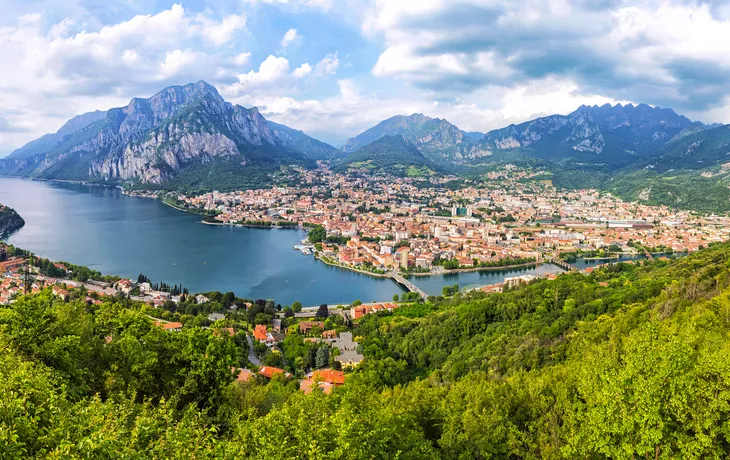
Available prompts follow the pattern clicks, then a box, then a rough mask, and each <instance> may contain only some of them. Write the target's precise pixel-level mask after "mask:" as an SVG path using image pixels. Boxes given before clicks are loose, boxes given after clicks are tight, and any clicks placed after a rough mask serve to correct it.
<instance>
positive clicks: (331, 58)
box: [314, 53, 340, 76]
mask: <svg viewBox="0 0 730 460" xmlns="http://www.w3.org/2000/svg"><path fill="white" fill-rule="evenodd" d="M339 67H340V59H339V58H338V57H337V53H331V54H328V55H327V56H325V57H324V58H323V59H322V60H321V61H319V62H318V63H317V64H316V65H315V66H314V73H315V75H320V76H321V75H334V74H335V73H336V72H337V69H338V68H339Z"/></svg>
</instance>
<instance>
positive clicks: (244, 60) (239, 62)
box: [231, 52, 251, 67]
mask: <svg viewBox="0 0 730 460" xmlns="http://www.w3.org/2000/svg"><path fill="white" fill-rule="evenodd" d="M250 60H251V53H250V52H246V53H239V54H237V55H235V56H233V58H232V59H231V62H233V64H234V65H236V66H239V67H240V66H244V65H246V64H248V61H250Z"/></svg>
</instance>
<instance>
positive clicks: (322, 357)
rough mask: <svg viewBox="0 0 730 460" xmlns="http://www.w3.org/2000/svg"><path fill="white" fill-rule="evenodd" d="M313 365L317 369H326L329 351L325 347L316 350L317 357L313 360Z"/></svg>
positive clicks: (328, 361)
mask: <svg viewBox="0 0 730 460" xmlns="http://www.w3.org/2000/svg"><path fill="white" fill-rule="evenodd" d="M314 363H315V365H316V366H317V368H318V369H322V368H323V367H327V366H328V365H329V363H330V349H329V348H327V347H326V346H325V347H319V350H317V357H316V358H315V360H314Z"/></svg>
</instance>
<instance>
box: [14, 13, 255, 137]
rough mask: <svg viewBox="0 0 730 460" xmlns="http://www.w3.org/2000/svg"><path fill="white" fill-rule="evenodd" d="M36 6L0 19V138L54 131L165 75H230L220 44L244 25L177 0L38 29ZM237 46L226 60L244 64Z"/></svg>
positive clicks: (239, 18)
mask: <svg viewBox="0 0 730 460" xmlns="http://www.w3.org/2000/svg"><path fill="white" fill-rule="evenodd" d="M44 24H45V18H44V17H43V16H41V15H40V14H32V15H25V16H22V17H20V18H19V19H18V20H16V21H15V23H14V24H12V25H8V26H0V61H2V62H3V63H4V68H3V78H2V82H0V100H2V101H3V104H2V107H0V117H4V118H5V119H6V123H4V124H3V125H0V144H2V145H20V144H22V143H24V142H25V141H27V140H29V137H28V134H25V135H23V134H21V133H20V132H19V131H18V130H17V129H11V128H10V127H13V126H15V127H17V126H23V127H25V130H26V131H28V132H30V133H32V135H34V136H36V137H37V136H38V135H41V134H43V133H45V132H49V131H55V130H56V129H58V127H60V126H61V125H62V124H63V122H65V121H66V120H67V119H68V118H71V117H72V116H74V115H77V114H78V113H82V112H83V111H87V110H94V109H106V108H109V107H113V106H118V105H123V104H125V103H126V102H127V101H128V100H129V98H131V97H133V96H144V95H151V94H152V93H154V92H156V91H158V90H160V89H161V88H163V87H164V86H167V85H168V84H172V83H186V82H188V81H196V80H199V79H212V80H216V79H219V78H220V79H222V81H226V80H228V81H232V80H233V74H231V73H230V72H229V71H227V70H226V68H227V67H229V66H230V65H231V58H230V57H229V56H228V55H227V54H225V53H220V52H219V49H220V47H222V46H223V45H225V44H228V43H230V41H231V40H233V38H234V36H235V34H236V32H238V31H241V30H243V29H244V27H245V24H246V19H245V16H244V15H228V16H222V17H221V18H220V19H215V18H214V17H213V16H211V15H210V13H206V14H189V13H188V12H187V11H186V10H185V9H184V8H183V7H182V6H181V5H179V4H174V5H172V6H171V7H170V8H169V9H166V10H162V11H159V12H157V13H156V14H144V15H137V16H134V17H131V18H129V19H128V20H126V21H122V22H119V23H116V24H111V25H105V26H101V27H97V28H96V29H92V30H86V29H85V28H86V27H89V26H88V23H86V22H84V23H77V21H75V20H74V19H73V18H66V19H62V20H60V21H59V22H58V23H56V24H50V25H48V28H47V30H46V29H45V26H44ZM243 56H245V53H244V54H239V55H238V56H237V57H236V58H234V59H233V61H234V62H233V63H234V64H236V63H238V65H242V64H245V62H244V60H243V59H244V58H243Z"/></svg>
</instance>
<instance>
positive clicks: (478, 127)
mask: <svg viewBox="0 0 730 460" xmlns="http://www.w3.org/2000/svg"><path fill="white" fill-rule="evenodd" d="M337 84H338V89H339V93H338V94H337V95H336V96H333V97H329V98H325V99H322V100H316V99H304V100H299V99H296V98H293V97H276V96H272V97H269V98H266V97H262V98H259V100H258V102H257V105H258V106H259V108H260V110H261V111H262V113H263V114H264V116H266V117H267V118H270V119H272V120H275V121H277V122H279V123H284V124H286V125H288V126H291V127H293V128H296V129H302V130H304V131H305V132H307V133H308V134H310V135H314V136H317V137H320V138H321V139H323V140H325V141H329V142H332V143H335V144H337V143H341V142H344V140H345V139H346V138H347V137H351V136H354V135H357V134H359V133H360V132H362V131H364V130H366V129H368V128H370V127H372V126H373V125H375V124H377V123H379V122H380V121H382V120H384V119H386V118H390V117H392V116H394V115H410V114H412V113H423V114H425V115H427V116H430V117H433V118H445V119H446V120H448V121H450V122H451V123H453V124H455V125H456V126H458V127H459V128H461V129H463V130H465V131H480V132H487V131H490V130H492V129H498V128H502V127H504V126H506V125H509V124H511V123H520V122H523V121H525V120H528V119H532V118H536V117H540V116H545V115H551V114H555V113H560V114H567V113H569V112H572V111H573V110H575V109H576V108H577V107H579V106H580V105H583V104H587V105H593V104H605V103H609V104H615V103H618V102H622V103H625V102H629V101H618V100H614V99H611V98H608V97H603V96H600V95H596V94H587V93H582V92H581V91H580V89H579V88H578V87H577V85H575V83H573V82H570V81H567V80H559V79H553V78H547V79H542V80H536V81H533V82H530V83H527V84H524V85H517V86H514V87H506V86H495V85H491V86H487V87H483V88H481V89H479V90H477V91H474V92H472V93H471V94H470V98H469V100H468V101H466V100H464V99H454V100H450V101H446V102H444V101H439V100H436V99H434V98H428V97H424V95H423V93H421V92H418V91H416V90H413V89H408V88H403V89H401V90H399V91H397V92H396V93H397V96H395V97H391V96H390V95H373V94H362V92H361V91H360V89H359V88H358V84H357V83H356V82H355V81H354V80H352V79H339V80H338V81H337Z"/></svg>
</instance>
